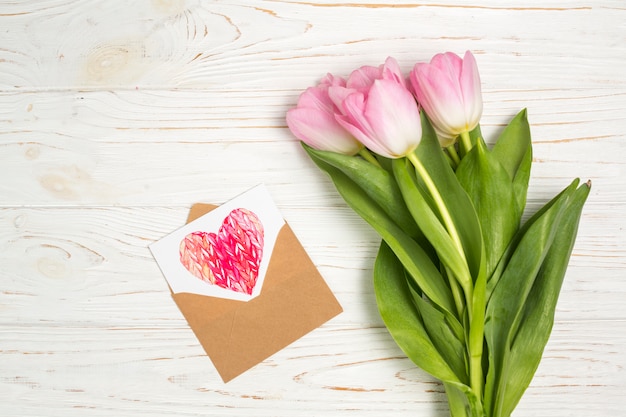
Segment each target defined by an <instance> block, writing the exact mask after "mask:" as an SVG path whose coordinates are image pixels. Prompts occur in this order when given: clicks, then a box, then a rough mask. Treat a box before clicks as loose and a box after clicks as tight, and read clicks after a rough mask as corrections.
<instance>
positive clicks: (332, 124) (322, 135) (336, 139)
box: [287, 74, 363, 155]
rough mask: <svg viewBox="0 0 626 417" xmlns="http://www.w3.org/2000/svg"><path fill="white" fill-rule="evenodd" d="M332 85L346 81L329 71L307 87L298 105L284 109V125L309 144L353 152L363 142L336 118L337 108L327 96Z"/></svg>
mask: <svg viewBox="0 0 626 417" xmlns="http://www.w3.org/2000/svg"><path fill="white" fill-rule="evenodd" d="M331 86H336V87H340V88H345V86H346V81H345V80H344V79H343V78H341V77H334V76H332V75H331V74H328V75H327V76H326V77H324V78H323V79H322V81H321V82H320V83H319V84H318V85H317V86H315V87H309V88H307V89H306V90H305V91H304V92H303V93H302V94H301V95H300V97H299V99H298V104H297V106H296V107H295V108H293V109H290V110H289V111H287V126H289V129H290V130H291V132H292V133H293V134H294V135H295V136H296V137H297V138H298V139H300V140H301V141H303V142H304V143H306V144H307V145H309V146H311V147H312V148H315V149H319V150H323V151H332V152H337V153H342V154H346V155H354V154H356V153H358V152H359V151H360V150H361V149H362V148H363V145H362V144H360V143H359V142H358V141H357V140H356V139H355V138H354V136H353V135H351V134H350V133H348V132H347V131H346V130H345V129H344V128H343V127H341V125H340V124H339V123H338V122H337V120H336V119H335V114H336V113H339V109H338V108H337V106H336V105H335V104H334V103H333V101H332V100H331V99H330V98H329V96H328V89H329V88H330V87H331Z"/></svg>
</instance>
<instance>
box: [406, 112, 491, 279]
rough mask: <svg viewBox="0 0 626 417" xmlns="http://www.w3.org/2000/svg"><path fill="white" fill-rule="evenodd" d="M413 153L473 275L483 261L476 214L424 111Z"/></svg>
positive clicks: (423, 186) (422, 184)
mask: <svg viewBox="0 0 626 417" xmlns="http://www.w3.org/2000/svg"><path fill="white" fill-rule="evenodd" d="M415 155H416V156H417V158H418V159H419V160H420V162H421V163H422V164H423V165H424V167H425V168H426V171H428V173H429V175H430V176H431V178H432V180H433V182H434V183H435V186H436V188H437V189H438V190H439V193H440V194H441V197H442V199H443V201H444V204H445V206H446V207H447V209H448V211H449V213H450V215H451V217H452V221H453V223H454V226H455V228H456V229H457V232H458V233H459V236H460V239H461V243H462V246H463V251H464V253H465V257H466V261H467V265H468V267H469V270H470V273H471V274H472V276H473V277H474V279H475V278H476V277H477V276H478V274H479V273H480V269H481V262H484V260H483V259H482V256H481V255H482V253H481V252H482V248H483V241H482V233H481V230H480V224H479V221H478V216H477V215H476V210H474V206H473V205H472V201H471V200H470V198H469V196H468V195H467V193H466V192H465V190H464V189H463V187H462V186H461V184H460V183H459V180H458V179H457V177H456V175H455V173H454V171H453V170H452V168H451V167H450V164H449V163H448V161H447V160H446V158H445V155H444V153H443V150H442V149H441V146H440V144H439V141H438V140H437V134H436V133H435V130H434V129H433V127H432V125H431V124H430V122H429V121H428V118H427V117H426V115H425V114H424V113H423V112H422V141H421V142H420V144H419V145H418V147H417V149H416V150H415ZM417 178H418V183H419V185H420V186H421V187H422V189H427V187H426V186H425V184H424V183H423V180H422V179H421V178H420V177H419V176H418V177H417ZM410 204H412V203H409V205H410ZM431 207H432V208H433V210H434V211H435V212H436V213H439V210H438V209H437V208H436V207H434V206H432V204H431Z"/></svg>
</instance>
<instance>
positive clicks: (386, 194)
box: [302, 143, 420, 237]
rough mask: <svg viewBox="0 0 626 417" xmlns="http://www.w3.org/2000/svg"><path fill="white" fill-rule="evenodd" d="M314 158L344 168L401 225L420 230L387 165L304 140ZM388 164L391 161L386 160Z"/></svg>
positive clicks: (412, 231)
mask: <svg viewBox="0 0 626 417" xmlns="http://www.w3.org/2000/svg"><path fill="white" fill-rule="evenodd" d="M302 146H303V147H304V149H305V150H306V152H307V153H308V154H309V156H310V157H311V158H315V159H316V160H322V161H324V162H325V163H326V164H328V165H331V166H333V167H335V168H336V169H338V170H339V171H341V172H342V173H343V174H344V175H346V176H347V177H348V178H349V179H350V180H352V181H353V182H354V183H355V184H356V185H358V186H359V187H360V188H361V189H362V190H363V191H365V193H366V194H367V195H368V196H369V197H370V198H371V199H372V200H374V201H375V202H376V203H377V204H378V205H379V206H380V207H381V208H382V209H383V210H384V211H385V213H387V214H388V215H389V216H390V217H391V218H392V219H393V220H394V221H395V222H396V223H398V225H399V226H400V227H401V228H402V229H403V230H404V231H405V232H406V233H407V234H408V235H409V236H412V237H416V236H419V234H420V232H419V229H418V228H417V226H416V225H415V222H414V221H413V218H412V217H411V214H410V213H409V210H408V208H407V207H406V204H405V202H404V200H403V199H402V194H401V193H400V189H399V188H398V185H397V184H396V182H395V181H394V178H393V175H391V174H390V173H389V172H388V171H387V170H385V169H384V168H380V167H377V166H375V165H373V164H372V163H370V162H368V161H365V160H364V159H362V158H360V157H356V156H348V155H342V154H340V153H336V152H329V151H320V150H317V149H313V148H311V147H310V146H308V145H306V144H305V143H302ZM383 163H384V164H385V165H388V164H389V163H388V162H386V163H385V162H384V161H383Z"/></svg>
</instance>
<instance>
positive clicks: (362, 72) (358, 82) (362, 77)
mask: <svg viewBox="0 0 626 417" xmlns="http://www.w3.org/2000/svg"><path fill="white" fill-rule="evenodd" d="M380 76H381V69H380V68H377V67H372V66H369V65H366V66H362V67H361V68H359V69H356V70H354V71H352V73H351V74H350V76H349V77H348V81H347V82H346V87H347V88H351V89H355V90H358V91H360V92H362V93H364V92H367V90H369V88H370V87H371V86H372V84H374V80H376V79H378V78H380Z"/></svg>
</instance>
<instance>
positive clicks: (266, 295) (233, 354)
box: [172, 204, 343, 382]
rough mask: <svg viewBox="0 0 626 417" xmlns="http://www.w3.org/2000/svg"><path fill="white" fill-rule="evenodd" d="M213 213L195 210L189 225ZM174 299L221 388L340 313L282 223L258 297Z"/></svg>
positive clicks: (186, 296) (177, 296)
mask: <svg viewBox="0 0 626 417" xmlns="http://www.w3.org/2000/svg"><path fill="white" fill-rule="evenodd" d="M213 208H215V206H213V205H209V204H195V205H194V206H193V207H192V208H191V211H190V213H189V217H188V219H187V221H188V222H190V221H193V220H195V219H196V218H198V217H200V216H202V215H203V214H205V213H207V212H209V211H211V210H212V209H213ZM172 297H173V298H174V301H176V304H177V305H178V308H179V309H180V311H181V312H182V313H183V315H184V316H185V319H187V322H188V323H189V326H190V327H191V329H192V330H193V332H194V333H195V335H196V337H197V338H198V340H199V341H200V343H201V344H202V347H203V348H204V350H205V351H206V353H207V354H208V355H209V357H210V358H211V361H212V362H213V364H214V365H215V368H216V369H217V371H218V372H219V374H220V376H221V377H222V379H223V380H224V382H228V381H230V380H231V379H233V378H235V377H236V376H238V375H240V374H241V373H243V372H245V371H246V370H248V369H250V368H252V367H253V366H254V365H256V364H258V363H260V362H262V361H263V360H265V359H267V358H268V357H270V356H271V355H272V354H274V353H276V352H278V351H279V350H281V349H283V348H284V347H286V346H287V345H289V344H291V343H292V342H294V341H296V340H297V339H299V338H301V337H302V336H304V335H305V334H307V333H309V332H310V331H312V330H314V329H316V328H317V327H319V326H321V325H322V324H324V323H325V322H326V321H328V320H330V319H331V318H333V317H335V316H336V315H338V314H339V313H341V312H342V311H343V310H342V308H341V306H340V305H339V303H338V302H337V299H336V298H335V296H334V295H333V293H332V292H331V291H330V289H329V288H328V286H327V285H326V283H325V282H324V279H323V278H322V276H321V275H320V274H319V272H318V271H317V268H315V266H314V265H313V263H312V262H311V259H310V258H309V256H308V255H307V253H306V252H305V251H304V248H303V247H302V245H301V244H300V242H299V241H298V239H297V238H296V236H295V235H294V233H293V231H292V230H291V228H290V227H289V225H288V224H286V223H285V225H284V226H283V227H282V228H281V230H280V232H279V234H278V239H277V241H276V245H275V246H274V250H273V252H272V255H271V259H270V263H269V266H268V269H267V274H266V276H265V281H264V282H263V287H262V290H261V294H260V295H259V296H258V297H256V298H253V299H252V300H250V301H247V302H246V301H236V300H228V299H223V298H216V297H210V296H204V295H197V294H190V293H177V294H175V293H172Z"/></svg>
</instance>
